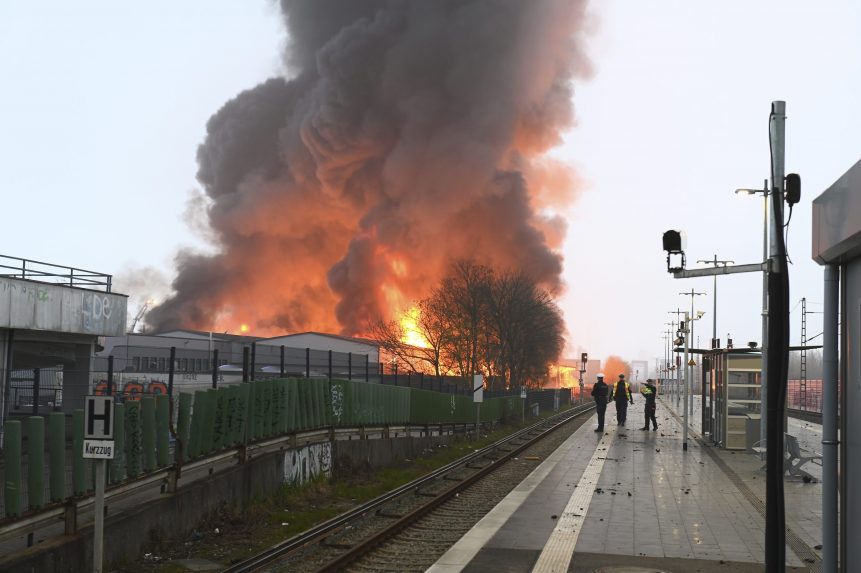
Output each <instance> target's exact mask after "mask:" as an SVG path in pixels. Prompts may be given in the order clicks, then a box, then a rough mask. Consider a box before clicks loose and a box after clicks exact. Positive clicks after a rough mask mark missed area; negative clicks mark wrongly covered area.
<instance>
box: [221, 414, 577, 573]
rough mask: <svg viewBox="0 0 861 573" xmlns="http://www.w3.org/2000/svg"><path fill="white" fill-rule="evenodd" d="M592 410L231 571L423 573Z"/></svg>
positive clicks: (515, 437) (505, 443)
mask: <svg viewBox="0 0 861 573" xmlns="http://www.w3.org/2000/svg"><path fill="white" fill-rule="evenodd" d="M593 409H594V407H593V405H592V404H588V405H584V406H580V407H577V408H574V409H572V410H568V411H567V412H564V413H561V414H558V415H556V416H553V417H551V418H548V419H546V420H543V421H541V422H538V423H536V424H533V425H532V426H529V427H527V428H524V429H523V430H520V431H519V432H516V433H514V434H512V435H511V436H508V437H506V438H503V439H502V440H500V441H498V442H496V443H494V444H491V445H490V446H488V447H486V448H483V449H481V450H477V451H476V452H474V453H472V454H470V455H469V456H466V457H464V458H461V459H459V460H457V461H455V462H453V463H451V464H449V465H447V466H445V467H442V468H439V469H438V470H436V471H434V472H432V473H430V474H428V475H426V476H424V477H422V478H419V479H417V480H414V481H412V482H410V483H407V484H405V485H403V486H401V487H399V488H397V489H395V490H393V491H391V492H389V493H386V494H384V495H382V496H380V497H378V498H376V499H373V500H371V501H369V502H367V503H364V504H362V505H360V506H357V507H356V508H354V509H352V510H350V511H349V512H346V513H344V514H342V515H340V516H338V517H336V518H333V519H330V520H329V521H326V522H324V523H322V524H320V525H318V526H316V527H314V528H312V529H310V530H308V531H306V532H303V533H301V534H299V535H297V536H294V537H292V538H290V539H287V540H285V541H284V542H282V543H280V544H279V545H277V546H275V547H273V548H271V549H268V550H266V551H264V552H262V553H260V554H258V555H256V556H254V557H252V558H250V559H248V560H246V561H243V562H241V563H238V564H235V565H233V566H231V567H230V568H229V569H227V570H226V571H227V572H230V573H247V572H251V571H255V572H261V571H265V572H276V571H297V572H299V571H307V572H324V571H362V572H375V571H424V570H425V569H427V567H429V566H430V565H431V564H433V562H434V561H436V559H437V558H438V557H439V556H440V555H442V554H443V553H444V552H445V551H446V550H447V549H448V548H449V547H450V546H451V545H452V544H454V543H455V542H456V541H457V540H458V539H459V538H460V537H461V536H462V535H463V534H464V533H465V532H466V531H468V530H469V529H470V528H471V527H472V526H473V525H474V524H475V523H476V522H477V521H478V520H480V519H481V518H482V517H483V516H484V515H486V514H487V512H489V511H490V510H491V509H492V508H493V507H494V506H495V505H496V504H497V503H498V502H499V501H500V500H501V499H502V498H504V497H505V496H506V495H507V494H508V492H509V491H511V489H513V488H514V487H515V486H516V485H517V484H518V483H520V482H521V481H522V480H523V479H524V478H525V477H526V476H527V475H529V473H530V472H531V471H532V470H533V469H534V468H535V467H536V465H537V463H538V460H543V459H545V458H546V456H548V455H549V454H550V453H551V452H552V451H553V450H555V449H556V448H557V447H558V446H559V445H560V444H561V443H562V442H563V441H564V440H565V439H567V437H568V436H569V435H570V433H572V432H573V431H574V430H576V428H577V427H579V425H580V424H582V423H583V422H584V421H585V420H586V419H588V416H587V414H590V413H591V412H592V410H593ZM558 430H564V431H558ZM526 457H529V458H530V459H526ZM507 462H510V463H507Z"/></svg>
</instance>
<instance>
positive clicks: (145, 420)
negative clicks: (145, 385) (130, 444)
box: [141, 396, 155, 473]
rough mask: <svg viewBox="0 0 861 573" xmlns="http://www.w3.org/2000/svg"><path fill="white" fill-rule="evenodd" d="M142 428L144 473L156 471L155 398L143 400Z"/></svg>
mask: <svg viewBox="0 0 861 573" xmlns="http://www.w3.org/2000/svg"><path fill="white" fill-rule="evenodd" d="M141 426H142V428H143V433H142V436H143V439H142V440H141V447H142V449H143V471H144V473H149V472H151V471H153V470H155V398H153V397H152V396H146V397H144V398H143V399H141Z"/></svg>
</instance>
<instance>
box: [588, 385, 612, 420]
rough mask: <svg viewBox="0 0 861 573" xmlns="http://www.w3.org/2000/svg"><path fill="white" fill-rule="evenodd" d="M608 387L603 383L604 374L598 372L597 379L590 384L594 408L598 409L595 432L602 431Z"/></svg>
mask: <svg viewBox="0 0 861 573" xmlns="http://www.w3.org/2000/svg"><path fill="white" fill-rule="evenodd" d="M609 393H610V387H609V386H607V385H606V384H604V375H603V374H598V381H597V382H595V384H594V385H593V386H592V396H593V397H594V398H595V409H596V410H597V411H598V427H597V428H596V429H595V431H596V432H603V431H604V414H605V413H606V412H607V396H608V395H609Z"/></svg>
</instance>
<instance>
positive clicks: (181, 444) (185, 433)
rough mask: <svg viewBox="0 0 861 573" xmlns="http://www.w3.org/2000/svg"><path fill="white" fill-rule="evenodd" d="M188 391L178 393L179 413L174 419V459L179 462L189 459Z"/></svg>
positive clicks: (189, 416) (189, 400) (190, 398)
mask: <svg viewBox="0 0 861 573" xmlns="http://www.w3.org/2000/svg"><path fill="white" fill-rule="evenodd" d="M192 398H193V396H192V395H191V394H189V393H188V392H180V394H179V414H178V416H177V420H176V452H175V456H176V460H177V461H178V462H180V463H182V462H185V461H188V460H189V459H191V456H190V455H189V447H190V443H189V442H190V435H191V400H192Z"/></svg>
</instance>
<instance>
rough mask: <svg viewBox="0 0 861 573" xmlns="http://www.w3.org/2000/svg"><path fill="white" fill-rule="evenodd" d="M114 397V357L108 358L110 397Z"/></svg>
mask: <svg viewBox="0 0 861 573" xmlns="http://www.w3.org/2000/svg"><path fill="white" fill-rule="evenodd" d="M113 395H114V355H113V354H111V355H110V356H108V396H113Z"/></svg>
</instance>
